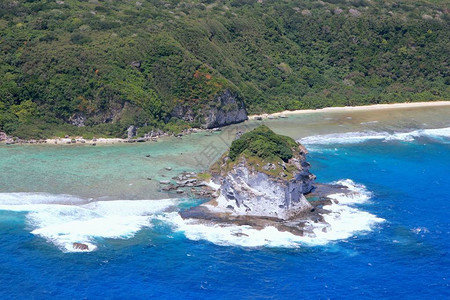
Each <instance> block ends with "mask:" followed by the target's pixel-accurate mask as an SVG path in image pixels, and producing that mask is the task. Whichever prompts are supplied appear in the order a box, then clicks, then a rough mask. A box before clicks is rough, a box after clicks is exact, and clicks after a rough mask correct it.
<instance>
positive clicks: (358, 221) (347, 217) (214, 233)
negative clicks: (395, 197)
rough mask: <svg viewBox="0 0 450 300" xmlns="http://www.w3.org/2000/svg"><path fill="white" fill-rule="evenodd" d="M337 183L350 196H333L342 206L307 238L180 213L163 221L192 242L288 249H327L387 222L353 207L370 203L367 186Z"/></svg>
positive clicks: (332, 209) (335, 206)
mask: <svg viewBox="0 0 450 300" xmlns="http://www.w3.org/2000/svg"><path fill="white" fill-rule="evenodd" d="M335 183H336V184H342V185H345V186H346V187H347V188H348V189H349V190H350V191H351V193H350V194H334V195H331V198H333V199H336V200H338V201H339V203H333V204H331V205H327V206H325V207H324V208H325V209H327V210H329V211H330V213H329V214H324V219H325V221H326V222H327V223H328V224H323V223H322V224H321V223H312V222H310V223H309V224H307V225H306V226H307V227H309V228H311V229H312V234H308V235H305V236H297V235H294V234H292V233H289V232H282V231H279V230H277V229H276V228H274V227H272V226H268V227H265V228H264V229H262V230H258V229H255V228H252V227H251V226H238V225H226V226H225V225H220V224H214V223H204V222H199V221H197V220H193V219H188V220H184V219H182V218H181V217H180V215H179V214H177V213H168V214H164V215H162V216H160V218H161V219H162V220H164V221H166V222H169V223H170V224H171V225H172V226H173V228H174V230H176V231H181V232H184V234H185V236H186V237H187V238H189V239H191V240H208V241H210V242H212V243H214V244H217V245H222V246H243V247H264V246H265V247H289V248H295V247H300V246H301V245H308V246H316V245H325V244H327V243H329V242H330V241H335V240H341V239H347V238H349V237H352V236H354V235H355V234H356V233H358V232H368V231H370V230H372V228H373V227H374V226H375V225H376V224H378V223H381V222H383V221H384V220H383V219H381V218H378V217H377V216H375V215H373V214H370V213H368V212H365V211H362V210H361V209H358V208H355V207H351V206H350V205H354V204H362V203H364V202H367V201H368V200H369V199H370V197H371V193H370V192H369V191H368V190H367V189H366V187H365V186H364V185H361V184H356V183H354V182H353V181H351V180H349V179H346V180H341V181H338V182H335Z"/></svg>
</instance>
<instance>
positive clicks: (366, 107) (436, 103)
mask: <svg viewBox="0 0 450 300" xmlns="http://www.w3.org/2000/svg"><path fill="white" fill-rule="evenodd" d="M433 106H450V101H430V102H406V103H389V104H374V105H362V106H340V107H325V108H320V109H300V110H285V111H282V112H277V113H273V114H261V115H250V116H248V118H249V119H250V120H252V119H256V118H258V117H261V118H267V117H269V116H272V117H280V116H281V117H283V116H287V115H295V114H310V113H323V112H346V111H369V110H381V109H394V108H413V107H433Z"/></svg>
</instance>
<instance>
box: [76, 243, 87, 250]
mask: <svg viewBox="0 0 450 300" xmlns="http://www.w3.org/2000/svg"><path fill="white" fill-rule="evenodd" d="M72 246H73V249H76V250H83V251H88V250H89V246H88V245H86V244H83V243H73V245H72Z"/></svg>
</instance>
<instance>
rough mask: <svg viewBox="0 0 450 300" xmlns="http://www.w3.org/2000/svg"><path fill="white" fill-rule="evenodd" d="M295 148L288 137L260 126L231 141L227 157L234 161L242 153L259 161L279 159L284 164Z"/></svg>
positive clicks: (294, 143) (293, 142) (295, 144)
mask: <svg viewBox="0 0 450 300" xmlns="http://www.w3.org/2000/svg"><path fill="white" fill-rule="evenodd" d="M296 146H297V143H296V142H295V141H294V140H293V139H291V138H290V137H287V136H283V135H278V134H276V133H274V132H273V131H272V130H270V129H269V127H267V126H265V125H261V126H259V127H257V128H255V129H254V130H252V131H250V132H247V133H245V134H243V135H242V136H241V137H240V138H239V139H238V140H235V141H233V143H232V144H231V147H230V151H229V154H228V156H229V157H230V159H231V160H233V161H234V160H236V158H237V157H239V156H240V155H241V154H242V153H244V154H246V155H251V156H256V157H259V158H261V159H277V158H279V159H282V160H283V161H285V162H286V161H288V160H289V159H290V158H292V156H293V150H292V148H294V147H296Z"/></svg>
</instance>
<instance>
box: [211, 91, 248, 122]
mask: <svg viewBox="0 0 450 300" xmlns="http://www.w3.org/2000/svg"><path fill="white" fill-rule="evenodd" d="M247 119H248V116H247V110H246V109H245V105H244V102H243V101H242V100H241V99H240V98H238V96H237V95H236V94H233V93H231V92H230V91H229V90H226V91H225V92H224V93H222V94H221V95H219V96H217V97H216V98H215V99H214V106H212V105H210V106H209V108H208V110H207V112H206V117H205V127H206V128H216V127H222V126H225V125H230V124H235V123H239V122H243V121H245V120H247Z"/></svg>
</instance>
